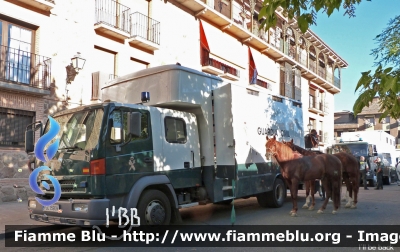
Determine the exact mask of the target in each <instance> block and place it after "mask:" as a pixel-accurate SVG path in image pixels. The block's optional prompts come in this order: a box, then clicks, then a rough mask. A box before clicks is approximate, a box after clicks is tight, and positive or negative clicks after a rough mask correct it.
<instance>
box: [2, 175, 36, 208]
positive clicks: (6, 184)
mask: <svg viewBox="0 0 400 252" xmlns="http://www.w3.org/2000/svg"><path fill="white" fill-rule="evenodd" d="M35 195H36V194H35V193H34V192H33V191H32V189H31V188H30V186H29V181H28V178H19V179H17V178H12V179H4V178H2V179H0V204H1V203H3V202H10V201H17V200H18V199H21V200H22V201H27V199H28V197H32V196H35Z"/></svg>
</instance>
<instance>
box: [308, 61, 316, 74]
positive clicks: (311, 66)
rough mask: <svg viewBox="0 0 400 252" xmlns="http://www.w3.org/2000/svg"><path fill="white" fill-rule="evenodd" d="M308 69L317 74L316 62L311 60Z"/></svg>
mask: <svg viewBox="0 0 400 252" xmlns="http://www.w3.org/2000/svg"><path fill="white" fill-rule="evenodd" d="M309 68H310V70H311V71H313V72H314V73H316V72H317V62H316V61H315V60H311V59H310V65H309Z"/></svg>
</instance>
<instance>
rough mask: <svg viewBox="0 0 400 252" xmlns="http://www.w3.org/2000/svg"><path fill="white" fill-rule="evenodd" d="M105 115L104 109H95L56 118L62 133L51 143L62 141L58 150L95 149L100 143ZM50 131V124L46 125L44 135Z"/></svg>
mask: <svg viewBox="0 0 400 252" xmlns="http://www.w3.org/2000/svg"><path fill="white" fill-rule="evenodd" d="M103 115H104V112H103V110H102V109H93V110H84V111H79V112H76V113H71V114H66V115H61V116H57V117H54V120H56V121H57V122H58V123H59V124H60V132H59V133H58V135H57V137H56V138H55V139H53V141H51V142H50V143H53V142H54V141H55V140H56V139H60V145H59V148H58V149H79V150H91V149H93V148H94V147H95V146H96V145H97V143H98V141H99V135H100V128H101V123H102V120H103ZM48 130H49V123H47V124H46V128H45V130H44V134H45V133H46V132H47V131H48Z"/></svg>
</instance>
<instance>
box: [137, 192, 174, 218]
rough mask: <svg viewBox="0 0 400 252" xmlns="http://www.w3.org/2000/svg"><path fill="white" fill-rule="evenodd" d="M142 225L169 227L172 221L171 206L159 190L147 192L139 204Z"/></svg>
mask: <svg viewBox="0 0 400 252" xmlns="http://www.w3.org/2000/svg"><path fill="white" fill-rule="evenodd" d="M138 214H139V217H140V225H168V224H169V223H170V221H171V204H170V203H169V200H168V197H167V196H166V195H165V194H164V193H163V192H161V191H159V190H146V191H145V192H144V193H143V194H142V196H141V197H140V200H139V204H138Z"/></svg>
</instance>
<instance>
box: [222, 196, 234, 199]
mask: <svg viewBox="0 0 400 252" xmlns="http://www.w3.org/2000/svg"><path fill="white" fill-rule="evenodd" d="M234 198H235V197H232V196H226V197H223V198H222V199H223V200H230V199H234Z"/></svg>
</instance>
